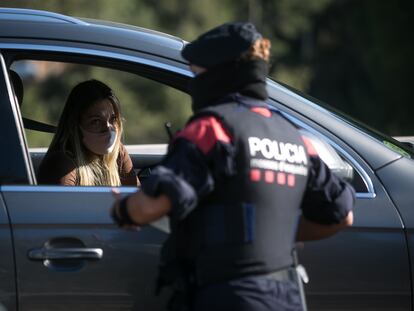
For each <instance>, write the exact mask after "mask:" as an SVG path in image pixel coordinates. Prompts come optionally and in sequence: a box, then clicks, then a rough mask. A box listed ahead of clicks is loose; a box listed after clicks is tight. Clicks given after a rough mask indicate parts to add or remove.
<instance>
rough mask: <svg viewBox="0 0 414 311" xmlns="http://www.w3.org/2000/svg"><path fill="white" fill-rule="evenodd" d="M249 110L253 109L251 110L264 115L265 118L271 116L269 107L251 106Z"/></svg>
mask: <svg viewBox="0 0 414 311" xmlns="http://www.w3.org/2000/svg"><path fill="white" fill-rule="evenodd" d="M250 110H251V111H253V112H256V113H258V114H260V115H262V116H263V117H266V118H270V117H271V116H272V112H271V111H270V110H269V109H267V108H264V107H253V108H252V109H250Z"/></svg>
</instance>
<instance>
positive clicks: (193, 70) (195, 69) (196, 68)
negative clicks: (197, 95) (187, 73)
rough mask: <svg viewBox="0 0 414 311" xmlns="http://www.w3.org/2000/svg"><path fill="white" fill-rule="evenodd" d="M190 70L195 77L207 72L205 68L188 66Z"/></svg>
mask: <svg viewBox="0 0 414 311" xmlns="http://www.w3.org/2000/svg"><path fill="white" fill-rule="evenodd" d="M190 69H191V71H192V72H193V73H194V74H195V75H199V74H200V73H203V72H205V71H207V69H206V68H204V67H200V66H197V65H194V64H190Z"/></svg>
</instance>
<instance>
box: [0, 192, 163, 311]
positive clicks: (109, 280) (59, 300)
mask: <svg viewBox="0 0 414 311" xmlns="http://www.w3.org/2000/svg"><path fill="white" fill-rule="evenodd" d="M62 188H63V189H62ZM79 188H80V187H46V186H44V187H40V186H39V187H37V186H30V187H28V186H3V187H2V188H1V191H2V194H3V196H4V200H5V203H6V205H7V207H8V210H9V211H10V219H11V222H12V224H13V233H14V241H15V243H14V247H15V252H16V264H17V266H18V271H17V277H18V280H19V282H18V291H19V310H39V311H40V310H57V309H58V310H75V309H76V310H91V309H93V310H102V309H112V310H130V309H134V308H138V306H139V308H140V309H141V308H142V309H143V310H163V305H165V295H164V296H161V297H156V296H155V295H154V290H155V275H156V274H157V266H158V261H157V258H158V253H159V248H160V247H161V245H162V243H163V241H164V240H165V238H166V236H167V234H166V233H165V232H163V231H161V230H159V229H157V228H155V227H152V226H148V227H145V228H142V229H141V230H140V231H139V233H137V232H136V231H134V230H120V229H119V228H118V227H117V226H116V225H115V224H114V223H113V221H112V219H111V218H110V213H109V208H110V206H111V203H112V201H113V198H112V194H111V189H110V188H109V187H108V188H93V189H87V190H85V188H81V189H79ZM134 191H136V188H122V192H123V193H131V192H134ZM70 248H88V249H90V248H92V249H101V250H102V252H103V255H102V258H101V259H90V260H88V259H66V260H52V259H50V260H47V259H44V260H42V259H40V260H34V259H31V258H29V257H30V255H29V254H30V252H33V251H36V250H39V249H52V250H55V251H62V249H70Z"/></svg>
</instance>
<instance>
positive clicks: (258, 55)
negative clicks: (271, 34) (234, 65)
mask: <svg viewBox="0 0 414 311" xmlns="http://www.w3.org/2000/svg"><path fill="white" fill-rule="evenodd" d="M271 47H272V45H271V43H270V40H269V39H266V38H262V39H258V40H256V41H255V42H254V43H253V44H252V45H251V46H250V48H249V50H248V51H246V52H245V53H244V54H243V55H242V56H241V59H242V60H252V59H263V60H265V61H266V62H269V60H270V48H271Z"/></svg>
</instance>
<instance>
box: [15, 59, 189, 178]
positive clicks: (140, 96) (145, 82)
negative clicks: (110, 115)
mask: <svg viewBox="0 0 414 311" xmlns="http://www.w3.org/2000/svg"><path fill="white" fill-rule="evenodd" d="M11 69H12V70H13V71H15V72H17V73H18V75H19V76H20V77H21V79H22V81H23V89H24V95H23V100H22V101H21V103H20V105H21V114H22V118H23V122H24V125H25V134H26V139H27V143H28V146H29V148H30V152H31V158H32V162H33V166H34V170H35V173H37V171H38V167H39V164H40V162H41V160H42V158H43V156H44V154H45V152H46V151H47V148H48V147H49V144H50V142H51V140H52V138H53V135H54V133H53V132H54V129H55V127H56V126H57V124H58V122H59V118H60V115H61V113H62V111H63V108H64V105H65V102H66V99H67V97H68V95H69V92H70V91H71V89H72V88H73V87H74V86H75V85H76V84H78V83H80V82H82V81H85V80H89V79H97V80H100V81H102V82H104V83H105V84H107V85H108V86H109V87H110V88H112V89H113V90H114V92H115V94H116V95H117V97H118V98H119V100H120V106H121V114H122V117H123V127H124V133H123V137H122V142H123V143H124V145H125V146H126V147H127V149H128V151H129V152H130V155H131V158H132V160H133V162H134V167H135V168H136V169H137V170H140V169H143V168H147V167H151V166H152V165H154V164H155V163H156V162H158V161H159V160H160V159H161V157H162V154H164V153H165V146H166V144H167V143H168V141H169V139H170V137H169V134H168V132H167V130H166V126H165V124H166V123H168V124H170V131H171V133H174V132H175V131H176V130H178V129H180V128H181V127H182V126H183V125H184V123H185V121H186V120H187V118H188V117H189V115H190V113H191V104H190V103H191V99H190V97H189V96H188V95H187V94H186V93H184V92H182V91H180V90H177V89H175V88H173V87H171V86H168V85H166V84H163V83H160V82H157V81H154V80H151V79H149V78H147V77H142V76H140V75H139V74H134V73H131V72H126V71H122V70H116V69H112V68H105V67H98V66H90V65H84V64H76V63H65V62H54V61H39V60H20V61H16V62H14V63H13V64H12V66H11Z"/></svg>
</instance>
